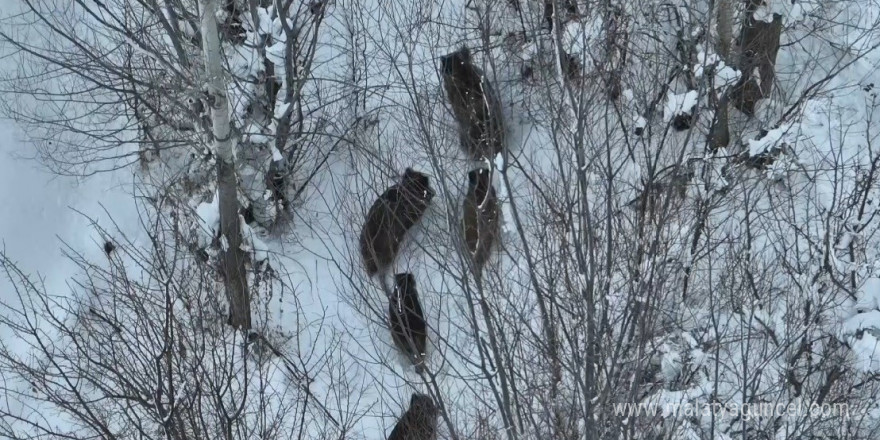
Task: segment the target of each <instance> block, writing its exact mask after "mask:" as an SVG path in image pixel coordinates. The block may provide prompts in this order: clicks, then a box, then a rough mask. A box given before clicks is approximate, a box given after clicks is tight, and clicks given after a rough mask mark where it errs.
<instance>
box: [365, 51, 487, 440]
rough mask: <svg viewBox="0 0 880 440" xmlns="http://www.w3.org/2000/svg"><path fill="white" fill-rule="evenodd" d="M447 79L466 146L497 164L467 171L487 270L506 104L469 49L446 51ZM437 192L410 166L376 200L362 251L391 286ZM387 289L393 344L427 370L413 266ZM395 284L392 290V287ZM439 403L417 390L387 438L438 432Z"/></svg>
mask: <svg viewBox="0 0 880 440" xmlns="http://www.w3.org/2000/svg"><path fill="white" fill-rule="evenodd" d="M440 68H441V75H442V78H443V86H444V89H445V91H446V95H447V98H448V100H449V104H450V107H452V113H453V115H454V117H455V120H456V122H457V125H458V129H459V139H460V141H461V147H462V149H463V150H464V152H465V153H466V154H467V155H468V158H469V159H471V160H474V161H485V162H488V163H489V164H490V166H489V167H486V166H485V165H483V166H480V167H478V168H476V169H473V170H471V171H469V172H468V189H467V193H466V194H465V197H464V202H463V206H462V213H463V218H462V231H461V233H462V237H463V242H464V245H465V247H466V249H467V252H468V256H469V257H470V264H471V268H472V270H473V272H474V275H475V276H476V277H478V278H479V277H480V273H481V272H482V268H483V266H484V265H485V264H486V262H487V261H488V259H489V257H490V255H491V251H492V248H493V245H494V243H495V241H496V239H497V237H498V232H499V230H498V225H499V212H498V200H497V196H496V194H495V189H494V188H493V187H492V168H491V163H492V158H493V157H494V156H495V155H497V154H498V153H500V152H501V151H502V150H503V148H504V124H503V118H502V115H501V105H500V103H499V100H498V97H497V96H496V94H495V92H494V90H493V89H492V87H491V86H490V85H489V83H488V81H487V79H486V77H485V75H484V74H483V72H482V71H481V70H480V69H479V68H477V67H476V66H475V65H474V64H473V62H472V61H471V54H470V51H469V50H468V49H467V48H462V49H460V50H458V51H456V52H453V53H451V54H448V55H445V56H441V57H440ZM434 196H435V192H434V190H433V189H432V188H431V185H430V180H429V178H428V176H427V175H425V174H423V173H421V172H418V171H415V170H413V169H412V168H407V169H406V170H405V171H404V173H403V176H402V177H401V178H400V181H399V182H398V183H396V184H394V185H392V186H391V187H389V188H388V189H387V190H386V191H385V192H384V193H382V195H380V196H379V198H378V199H377V200H376V201H375V202H374V203H373V205H372V207H370V210H369V212H368V213H367V217H366V223H365V224H364V227H363V230H362V231H361V236H360V251H361V257H362V259H363V264H364V268H365V269H366V272H367V275H369V276H370V277H373V276H375V275H379V276H380V277H381V281H382V285H383V286H385V285H386V281H385V279H386V277H387V275H388V270H389V269H390V268H391V266H392V264H393V263H394V260H395V258H396V257H397V254H398V252H399V251H400V248H401V245H402V244H403V242H404V240H405V238H406V236H407V232H408V231H409V230H410V229H411V228H412V227H413V226H415V225H416V223H418V222H419V221H420V220H421V218H422V216H423V215H424V213H425V211H427V209H428V207H429V206H430V204H431V201H432V200H433V198H434ZM393 278H394V286H393V288H391V289H388V288H386V294H387V295H388V297H389V298H388V303H389V304H388V315H389V316H388V321H389V328H390V329H391V336H392V338H393V340H394V345H395V346H396V347H397V349H398V350H400V352H401V353H403V354H405V355H406V356H407V358H409V360H410V361H411V362H412V364H413V365H414V366H415V369H416V372H418V373H421V372H422V371H423V368H424V365H425V352H426V347H427V342H428V341H427V339H428V331H427V330H428V329H427V323H426V322H425V314H424V312H423V309H422V305H421V303H420V302H419V295H418V291H417V289H416V279H415V276H414V275H413V274H412V273H398V274H395V275H394V277H393ZM387 290H390V292H387ZM436 417H437V408H436V406H435V404H434V402H433V400H432V399H431V397H430V396H427V395H424V394H413V395H412V399H411V401H410V407H409V409H408V410H407V411H406V413H405V414H404V415H403V416H402V417H401V418H400V420H399V421H398V422H397V425H396V426H395V427H394V430H393V431H392V432H391V435H390V436H389V437H388V440H427V439H432V438H434V432H435V430H436Z"/></svg>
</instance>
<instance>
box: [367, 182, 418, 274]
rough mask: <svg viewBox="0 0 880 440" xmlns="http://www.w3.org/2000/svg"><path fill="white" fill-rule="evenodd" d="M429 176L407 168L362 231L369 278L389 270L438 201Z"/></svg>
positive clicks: (373, 207) (383, 194)
mask: <svg viewBox="0 0 880 440" xmlns="http://www.w3.org/2000/svg"><path fill="white" fill-rule="evenodd" d="M434 194H435V193H434V190H433V189H432V188H431V185H430V182H429V179H428V176H426V175H425V174H422V173H420V172H418V171H414V170H413V169H412V168H407V169H406V171H405V172H404V173H403V178H402V179H401V181H400V182H399V183H398V184H395V185H392V186H391V187H390V188H388V189H387V190H386V191H385V192H384V193H382V195H381V196H379V198H378V199H377V200H376V201H375V202H374V203H373V206H372V207H370V211H369V212H368V213H367V221H366V223H365V224H364V228H363V230H362V231H361V237H360V248H361V249H360V250H361V257H362V258H363V262H364V266H365V268H366V270H367V275H369V276H371V277H372V276H373V275H375V274H376V273H378V272H380V271H382V272H385V270H387V269H388V266H390V265H391V263H392V262H393V261H394V258H395V257H396V256H397V252H398V251H399V250H400V245H401V243H403V240H404V238H405V236H406V232H407V231H409V229H410V228H412V227H413V226H414V225H415V224H416V223H418V222H419V220H420V219H421V218H422V215H424V213H425V211H426V210H427V209H428V206H429V205H430V204H431V200H432V199H433V198H434Z"/></svg>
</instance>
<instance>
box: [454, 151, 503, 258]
mask: <svg viewBox="0 0 880 440" xmlns="http://www.w3.org/2000/svg"><path fill="white" fill-rule="evenodd" d="M463 205H464V206H463V207H462V211H463V220H462V225H463V227H464V241H465V245H466V246H467V250H468V252H469V253H470V257H471V260H472V263H473V265H474V270H475V272H476V273H477V274H479V273H480V272H481V271H482V268H483V265H485V264H486V261H487V260H488V259H489V255H490V254H491V251H492V246H493V245H494V243H495V239H496V237H497V236H498V197H497V195H496V194H495V188H494V187H493V186H492V172H491V170H490V169H488V168H479V169H476V170H473V171H471V172H469V173H468V191H467V194H466V195H465V197H464V204H463Z"/></svg>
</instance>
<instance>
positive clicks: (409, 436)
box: [388, 393, 439, 440]
mask: <svg viewBox="0 0 880 440" xmlns="http://www.w3.org/2000/svg"><path fill="white" fill-rule="evenodd" d="M438 414H439V411H438V410H437V406H436V405H434V400H433V399H431V396H428V395H425V394H418V393H413V395H412V397H411V398H410V400H409V409H408V410H406V413H404V414H403V416H402V417H401V418H400V420H398V421H397V425H395V426H394V429H393V430H391V435H389V436H388V440H435V439H436V438H437V415H438Z"/></svg>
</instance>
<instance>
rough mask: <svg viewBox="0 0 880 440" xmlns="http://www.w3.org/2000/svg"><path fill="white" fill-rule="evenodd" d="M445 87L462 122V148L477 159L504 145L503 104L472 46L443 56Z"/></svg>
mask: <svg viewBox="0 0 880 440" xmlns="http://www.w3.org/2000/svg"><path fill="white" fill-rule="evenodd" d="M440 65H441V71H442V76H443V87H444V88H445V89H446V96H447V98H448V99H449V104H450V106H451V107H452V113H453V115H454V116H455V120H456V122H457V123H458V127H459V134H460V139H461V144H462V148H463V149H464V151H465V152H466V153H467V154H468V155H470V156H471V158H473V159H475V160H480V159H483V158H487V157H492V156H495V155H496V154H498V153H500V152H501V150H502V149H503V148H504V120H503V116H502V114H501V104H500V102H499V101H498V97H497V96H496V95H495V92H494V90H493V89H492V87H491V85H490V84H489V82H488V80H487V78H486V77H485V75H483V72H482V71H481V70H480V69H479V68H477V67H476V66H475V65H474V64H473V63H472V61H471V54H470V50H468V48H462V49H460V50H458V51H456V52H453V53H451V54H449V55H445V56H442V57H440Z"/></svg>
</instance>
